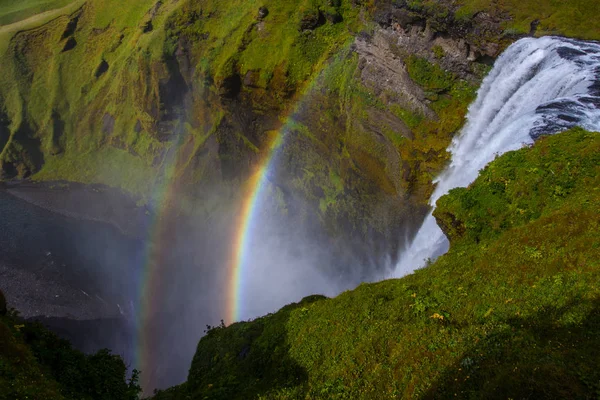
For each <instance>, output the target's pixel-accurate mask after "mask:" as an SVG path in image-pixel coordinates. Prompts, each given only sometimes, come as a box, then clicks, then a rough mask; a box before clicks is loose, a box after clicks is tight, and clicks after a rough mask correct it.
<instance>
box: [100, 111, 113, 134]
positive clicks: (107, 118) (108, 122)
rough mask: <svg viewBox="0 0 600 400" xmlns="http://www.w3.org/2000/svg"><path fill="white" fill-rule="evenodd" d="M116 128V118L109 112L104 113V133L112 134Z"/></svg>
mask: <svg viewBox="0 0 600 400" xmlns="http://www.w3.org/2000/svg"><path fill="white" fill-rule="evenodd" d="M114 129H115V118H114V117H113V116H112V115H110V114H109V113H106V114H104V116H103V117H102V133H104V134H105V135H110V134H112V133H113V130H114Z"/></svg>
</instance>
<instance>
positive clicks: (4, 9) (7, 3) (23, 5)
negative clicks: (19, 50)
mask: <svg viewBox="0 0 600 400" xmlns="http://www.w3.org/2000/svg"><path fill="white" fill-rule="evenodd" d="M72 2H73V0H20V1H14V0H0V25H9V24H12V23H14V22H17V21H21V20H24V19H27V18H29V17H31V16H33V15H36V14H40V13H43V12H46V11H50V10H54V9H57V8H62V7H64V6H66V5H68V4H69V3H72Z"/></svg>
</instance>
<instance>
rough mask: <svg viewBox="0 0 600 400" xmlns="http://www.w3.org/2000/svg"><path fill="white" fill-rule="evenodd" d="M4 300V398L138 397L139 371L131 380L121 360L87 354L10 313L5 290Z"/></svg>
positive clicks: (0, 363)
mask: <svg viewBox="0 0 600 400" xmlns="http://www.w3.org/2000/svg"><path fill="white" fill-rule="evenodd" d="M0 301H1V304H0V399H2V400H4V399H6V400H25V399H47V400H68V399H73V400H75V399H77V400H83V399H86V400H87V399H89V400H92V399H94V400H96V399H107V400H108V399H115V400H116V399H119V400H133V399H137V398H138V393H139V392H140V388H139V386H138V385H137V372H134V375H133V377H132V379H131V380H129V381H128V380H127V379H126V376H125V375H126V367H125V364H124V363H123V360H122V359H121V358H120V357H119V356H116V355H112V354H110V352H109V351H108V350H102V351H99V352H98V353H96V354H93V355H84V354H83V353H81V352H79V351H77V350H74V349H72V348H71V345H70V344H69V343H68V342H67V341H65V340H62V339H59V338H58V337H56V335H54V334H53V333H51V332H49V331H48V330H47V329H45V328H44V327H43V326H42V325H40V324H38V323H31V322H24V321H22V320H20V319H19V318H18V317H16V316H15V315H13V314H12V313H9V315H5V313H6V309H4V311H3V310H2V308H3V307H4V306H5V304H4V297H3V296H2V293H1V292H0Z"/></svg>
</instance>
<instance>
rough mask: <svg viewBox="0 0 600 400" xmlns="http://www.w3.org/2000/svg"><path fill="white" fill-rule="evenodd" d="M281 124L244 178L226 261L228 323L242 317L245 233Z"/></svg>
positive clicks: (281, 136)
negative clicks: (262, 155)
mask: <svg viewBox="0 0 600 400" xmlns="http://www.w3.org/2000/svg"><path fill="white" fill-rule="evenodd" d="M286 125H287V124H284V128H283V129H281V130H279V131H278V132H277V134H276V135H275V138H274V140H272V141H271V143H270V146H269V147H268V150H267V155H266V157H264V159H263V161H262V162H261V163H260V164H259V167H258V168H257V169H256V171H255V172H254V173H253V174H252V176H251V178H250V179H249V180H248V183H247V189H246V191H245V192H246V193H245V195H244V201H243V202H242V206H241V211H240V214H239V217H238V220H237V223H236V224H235V225H236V226H237V227H238V228H237V230H236V232H235V235H234V240H233V252H232V260H231V262H230V263H229V277H228V279H227V281H228V282H229V284H228V288H227V293H228V296H227V301H226V305H227V309H226V310H225V315H226V321H225V322H226V323H228V324H230V323H233V322H236V321H239V320H240V318H241V317H242V309H241V308H242V300H243V298H244V296H243V287H242V281H243V275H244V265H245V260H246V259H247V256H248V247H249V245H248V242H249V236H250V233H251V232H252V226H253V225H254V224H253V223H254V218H255V216H256V210H257V208H258V207H257V204H258V200H259V198H260V194H261V193H262V192H263V189H264V187H265V186H266V185H265V182H266V181H267V174H268V172H269V170H270V168H271V165H273V164H274V162H273V160H274V158H275V157H274V156H275V154H276V152H277V149H278V148H279V146H280V145H281V143H282V141H283V140H282V139H283V133H282V132H284V129H285V126H286Z"/></svg>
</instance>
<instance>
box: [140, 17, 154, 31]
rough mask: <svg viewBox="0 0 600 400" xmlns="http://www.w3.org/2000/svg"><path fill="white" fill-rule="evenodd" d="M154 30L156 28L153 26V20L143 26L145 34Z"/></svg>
mask: <svg viewBox="0 0 600 400" xmlns="http://www.w3.org/2000/svg"><path fill="white" fill-rule="evenodd" d="M153 29H154V26H153V25H152V20H149V21H146V23H145V24H144V25H143V26H142V32H143V33H148V32H152V30H153Z"/></svg>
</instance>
